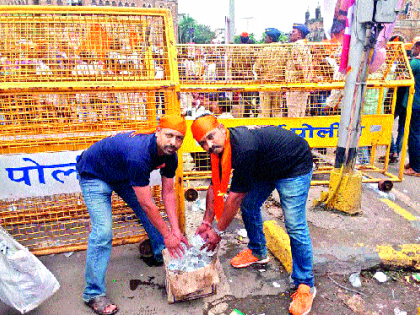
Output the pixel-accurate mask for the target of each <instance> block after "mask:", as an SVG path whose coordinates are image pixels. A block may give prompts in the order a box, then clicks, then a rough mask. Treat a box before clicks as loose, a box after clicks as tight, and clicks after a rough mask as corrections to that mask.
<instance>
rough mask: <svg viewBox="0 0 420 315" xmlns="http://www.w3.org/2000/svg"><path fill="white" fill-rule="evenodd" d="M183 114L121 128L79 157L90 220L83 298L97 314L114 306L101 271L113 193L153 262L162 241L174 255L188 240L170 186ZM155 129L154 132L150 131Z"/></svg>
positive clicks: (107, 256)
mask: <svg viewBox="0 0 420 315" xmlns="http://www.w3.org/2000/svg"><path fill="white" fill-rule="evenodd" d="M186 129H187V126H186V123H185V120H184V118H181V117H180V116H176V115H167V116H164V117H162V118H161V119H160V121H159V125H158V126H157V128H156V129H155V130H149V131H146V132H143V133H142V132H127V133H120V134H117V135H115V136H111V137H108V138H105V139H102V140H100V141H99V142H97V143H95V144H93V145H92V146H91V147H90V148H88V149H87V150H86V151H84V152H83V153H82V154H81V156H80V157H79V159H78V161H77V171H78V173H79V183H80V187H81V189H82V194H83V199H84V201H85V204H86V207H87V209H88V211H89V215H90V219H91V232H90V235H89V241H88V248H87V257H86V272H85V279H86V288H85V291H84V294H83V300H84V301H85V303H86V304H87V305H88V306H90V307H91V308H92V309H93V310H94V311H95V312H96V313H98V314H114V313H116V312H117V311H118V307H117V306H116V305H115V304H114V303H113V302H111V301H110V300H109V299H108V298H107V297H106V295H105V293H106V292H105V291H106V287H105V274H106V270H107V267H108V263H109V259H110V255H111V248H112V206H111V194H112V192H113V191H115V192H116V193H117V194H118V195H119V196H120V197H121V198H122V199H123V200H124V201H125V202H126V203H127V204H128V205H129V206H130V207H131V208H132V209H133V211H134V212H135V214H136V215H137V217H138V218H139V219H140V222H141V223H142V224H143V226H144V228H145V230H146V232H147V234H148V236H149V239H150V241H151V245H152V248H153V252H154V258H155V260H156V262H162V254H161V252H162V250H163V248H164V247H165V246H166V248H167V249H168V251H169V252H170V254H171V255H172V256H173V257H176V256H179V257H181V256H182V254H183V252H184V248H183V247H182V246H181V243H185V244H187V245H188V243H187V240H186V238H185V236H184V235H183V234H182V232H181V231H180V229H179V225H178V217H177V213H176V197H175V192H174V190H173V187H174V176H175V171H176V168H177V166H178V158H177V155H176V152H177V150H178V149H179V148H180V147H181V145H182V142H183V140H184V136H185V132H186ZM153 131H154V132H153ZM155 169H159V170H160V174H161V177H162V200H163V204H164V206H165V210H166V213H167V216H168V220H169V223H170V226H171V228H169V227H168V226H167V224H166V223H165V221H164V220H163V218H162V217H161V215H160V212H159V209H158V207H157V206H156V205H155V204H154V202H153V196H152V193H151V190H150V187H149V177H150V173H151V172H152V171H153V170H155Z"/></svg>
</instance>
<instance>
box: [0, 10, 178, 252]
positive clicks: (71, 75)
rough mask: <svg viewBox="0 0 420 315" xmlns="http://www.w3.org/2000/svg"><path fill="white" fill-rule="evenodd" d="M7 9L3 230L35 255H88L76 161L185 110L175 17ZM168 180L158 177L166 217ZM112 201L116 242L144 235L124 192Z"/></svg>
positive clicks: (3, 29) (3, 26) (156, 189)
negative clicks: (100, 144)
mask: <svg viewBox="0 0 420 315" xmlns="http://www.w3.org/2000/svg"><path fill="white" fill-rule="evenodd" d="M0 11H1V12H2V13H1V15H0V125H1V129H2V131H1V134H0V160H1V162H0V165H1V172H0V176H1V181H2V186H1V187H2V188H0V224H1V225H2V226H3V227H4V228H5V229H6V230H7V231H8V232H9V233H10V234H11V235H12V236H13V237H14V238H15V239H16V240H17V241H19V242H21V243H22V244H23V245H25V246H27V247H28V248H29V249H30V250H31V251H32V252H33V253H35V254H50V253H59V252H65V251H71V250H79V249H85V248H86V246H87V238H88V234H89V222H90V221H89V214H88V212H87V210H86V207H85V205H84V202H83V199H82V196H81V193H80V188H79V185H78V180H77V172H76V168H75V166H76V158H77V156H78V155H79V154H80V153H81V152H82V151H83V150H84V149H86V148H87V147H89V146H90V145H91V144H93V143H94V142H96V141H98V140H100V139H102V138H104V137H107V136H110V135H113V134H115V133H117V132H122V131H130V130H141V129H143V128H149V127H154V126H156V125H157V122H158V120H159V117H161V116H162V115H164V114H169V113H179V104H178V100H177V93H176V92H177V84H178V74H177V65H176V62H175V61H176V53H175V47H174V45H173V43H174V39H173V30H172V21H171V17H170V14H169V11H167V10H163V9H162V10H160V9H159V10H158V9H156V10H154V9H153V10H144V9H133V8H130V9H124V8H103V7H102V8H88V7H50V6H47V7H45V6H43V7H40V6H22V7H21V6H2V7H0ZM159 183H160V178H159V176H155V175H153V176H152V180H151V184H152V185H154V186H153V187H152V192H153V196H154V199H155V203H156V205H157V206H158V207H159V209H160V210H161V211H162V214H164V209H163V204H162V200H161V193H160V191H161V187H160V185H159ZM178 186H179V185H178ZM177 189H178V188H177ZM181 195H182V194H181ZM181 202H182V200H181ZM112 203H113V235H114V238H113V244H114V245H118V244H124V243H133V242H137V241H139V240H140V239H142V238H144V237H145V231H144V229H143V228H142V227H141V225H140V224H139V222H138V220H137V218H136V217H135V215H134V213H133V211H132V210H131V209H130V208H129V207H127V205H126V204H125V203H124V202H123V201H122V199H120V198H119V197H118V196H116V195H115V194H114V195H113V196H112Z"/></svg>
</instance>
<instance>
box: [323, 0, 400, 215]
mask: <svg viewBox="0 0 420 315" xmlns="http://www.w3.org/2000/svg"><path fill="white" fill-rule="evenodd" d="M397 4H398V0H356V3H355V7H354V18H353V23H352V27H351V42H350V51H349V57H348V58H349V59H348V67H349V69H350V70H349V72H348V73H347V76H346V82H345V86H344V96H343V99H342V103H341V118H340V127H339V130H338V143H337V149H336V156H335V165H334V170H333V171H332V172H331V175H330V183H329V191H328V193H323V194H321V198H320V200H318V202H321V203H322V204H323V205H324V206H325V207H327V208H329V209H335V210H339V211H343V212H346V213H350V214H354V213H357V212H359V211H360V207H361V193H362V175H361V172H356V171H355V170H354V165H355V161H356V157H357V149H358V143H359V138H360V133H361V114H362V104H363V98H364V94H365V90H366V77H367V72H368V64H369V62H370V59H371V56H372V53H371V52H372V49H373V48H374V45H375V43H376V40H377V36H378V34H379V32H380V30H381V29H382V27H383V24H384V23H393V22H394V21H395V19H396V16H397V12H398V9H397Z"/></svg>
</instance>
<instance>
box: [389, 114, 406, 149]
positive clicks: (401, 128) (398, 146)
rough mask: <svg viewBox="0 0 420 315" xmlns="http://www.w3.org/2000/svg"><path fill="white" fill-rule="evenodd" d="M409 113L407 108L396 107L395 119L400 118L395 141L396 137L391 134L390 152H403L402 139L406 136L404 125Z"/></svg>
mask: <svg viewBox="0 0 420 315" xmlns="http://www.w3.org/2000/svg"><path fill="white" fill-rule="evenodd" d="M406 115H407V108H405V107H403V106H400V107H398V108H397V107H396V108H395V114H394V119H395V118H397V117H399V119H398V133H397V138H396V140H395V141H394V138H393V137H392V136H391V149H390V153H397V154H398V155H399V154H400V152H401V147H402V141H403V136H404V127H405V117H406Z"/></svg>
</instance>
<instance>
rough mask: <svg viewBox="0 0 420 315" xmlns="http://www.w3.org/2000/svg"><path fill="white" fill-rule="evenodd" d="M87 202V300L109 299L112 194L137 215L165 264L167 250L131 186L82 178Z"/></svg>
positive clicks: (83, 191) (81, 183)
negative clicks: (101, 297)
mask: <svg viewBox="0 0 420 315" xmlns="http://www.w3.org/2000/svg"><path fill="white" fill-rule="evenodd" d="M79 184H80V187H81V189H82V194H83V199H84V201H85V204H86V207H87V209H88V211H89V215H90V221H91V232H90V235H89V241H88V248H87V257H86V271H85V280H86V288H85V292H84V293H83V300H84V301H86V302H87V301H89V300H90V299H92V298H94V297H96V296H101V295H105V292H106V287H105V274H106V270H107V268H108V263H109V258H110V257H111V249H112V207H111V194H112V192H113V191H115V192H116V193H117V194H118V195H119V196H120V197H121V198H122V199H123V200H124V201H125V202H126V203H127V204H128V205H129V206H130V207H131V208H132V209H133V211H134V213H135V214H136V215H137V217H138V218H139V220H140V222H141V224H142V225H143V227H144V229H145V230H146V232H147V234H148V236H149V239H150V241H151V243H152V247H153V252H154V255H155V258H156V259H157V260H162V250H163V248H164V247H165V244H164V241H163V237H162V235H161V234H160V233H159V231H158V230H157V229H156V228H155V227H154V225H153V224H152V223H151V222H150V220H149V218H148V217H147V215H146V213H145V212H144V210H143V209H142V207H141V206H140V204H139V202H138V200H137V196H136V194H135V192H134V190H133V188H132V187H131V186H130V185H128V184H119V185H112V186H111V185H109V184H107V183H105V182H104V181H102V180H100V179H96V178H94V179H86V178H83V177H80V176H79Z"/></svg>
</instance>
